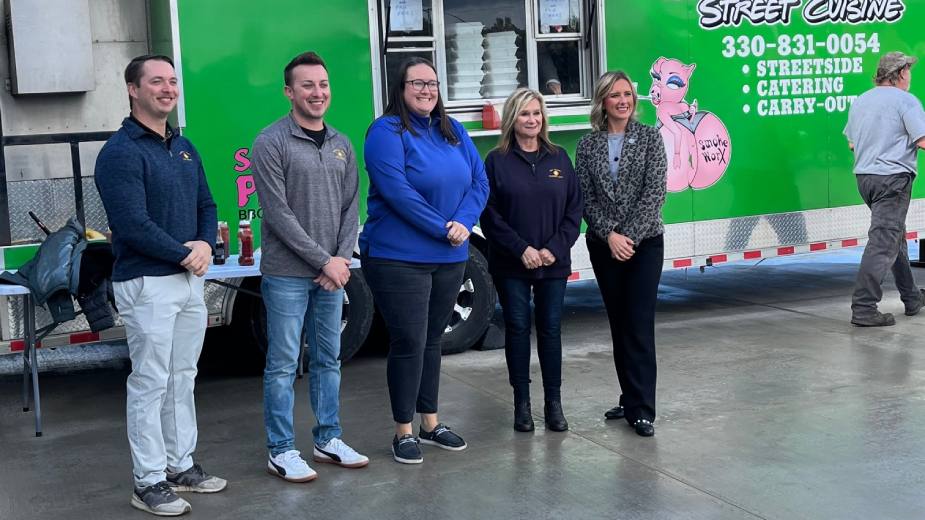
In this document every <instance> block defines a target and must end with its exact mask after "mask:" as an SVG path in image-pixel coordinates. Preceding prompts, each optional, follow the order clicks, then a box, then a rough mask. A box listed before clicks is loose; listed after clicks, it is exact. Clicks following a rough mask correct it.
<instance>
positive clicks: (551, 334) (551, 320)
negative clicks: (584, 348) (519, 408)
mask: <svg viewBox="0 0 925 520" xmlns="http://www.w3.org/2000/svg"><path fill="white" fill-rule="evenodd" d="M494 281H495V289H497V290H498V297H499V298H500V300H501V310H502V311H504V355H505V358H506V359H507V372H508V381H510V383H511V386H512V387H514V401H515V402H521V401H528V400H529V399H530V289H531V288H532V289H533V306H534V312H533V313H534V315H535V316H536V353H537V355H538V356H539V358H540V370H541V371H542V373H543V396H544V398H545V399H546V400H547V401H558V400H559V399H560V398H561V392H560V387H561V386H562V332H561V331H562V327H561V323H562V301H563V299H564V298H565V284H566V279H565V278H546V279H542V280H531V279H528V278H514V277H510V276H495V277H494Z"/></svg>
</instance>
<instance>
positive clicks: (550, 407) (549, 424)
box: [543, 401, 568, 432]
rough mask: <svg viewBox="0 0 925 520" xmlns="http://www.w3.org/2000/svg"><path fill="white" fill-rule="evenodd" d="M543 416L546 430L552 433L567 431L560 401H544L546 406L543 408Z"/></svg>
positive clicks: (566, 422)
mask: <svg viewBox="0 0 925 520" xmlns="http://www.w3.org/2000/svg"><path fill="white" fill-rule="evenodd" d="M543 415H544V417H545V419H546V429H548V430H552V431H554V432H564V431H566V430H568V421H566V420H565V414H563V413H562V403H561V402H560V401H546V406H544V407H543Z"/></svg>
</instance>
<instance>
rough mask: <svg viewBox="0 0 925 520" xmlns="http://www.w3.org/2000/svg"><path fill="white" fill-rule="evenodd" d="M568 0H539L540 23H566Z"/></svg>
mask: <svg viewBox="0 0 925 520" xmlns="http://www.w3.org/2000/svg"><path fill="white" fill-rule="evenodd" d="M568 2H569V0H540V24H541V25H568V15H569V5H568Z"/></svg>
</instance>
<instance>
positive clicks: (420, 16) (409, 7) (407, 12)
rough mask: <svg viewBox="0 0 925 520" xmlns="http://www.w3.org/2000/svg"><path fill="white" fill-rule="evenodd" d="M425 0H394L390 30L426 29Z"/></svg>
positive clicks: (390, 14)
mask: <svg viewBox="0 0 925 520" xmlns="http://www.w3.org/2000/svg"><path fill="white" fill-rule="evenodd" d="M423 2H424V0H392V5H391V10H392V12H391V13H389V31H396V32H404V31H420V30H423V29H424V5H423Z"/></svg>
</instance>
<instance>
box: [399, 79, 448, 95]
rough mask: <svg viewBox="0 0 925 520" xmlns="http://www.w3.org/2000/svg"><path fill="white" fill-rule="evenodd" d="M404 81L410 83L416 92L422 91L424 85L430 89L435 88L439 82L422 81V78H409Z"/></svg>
mask: <svg viewBox="0 0 925 520" xmlns="http://www.w3.org/2000/svg"><path fill="white" fill-rule="evenodd" d="M405 83H411V87H412V88H413V89H414V90H417V91H418V92H423V91H424V87H427V88H428V89H430V90H437V88H438V87H439V86H440V82H439V81H435V80H430V81H424V80H423V79H411V80H408V81H406V82H405Z"/></svg>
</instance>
